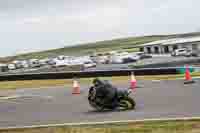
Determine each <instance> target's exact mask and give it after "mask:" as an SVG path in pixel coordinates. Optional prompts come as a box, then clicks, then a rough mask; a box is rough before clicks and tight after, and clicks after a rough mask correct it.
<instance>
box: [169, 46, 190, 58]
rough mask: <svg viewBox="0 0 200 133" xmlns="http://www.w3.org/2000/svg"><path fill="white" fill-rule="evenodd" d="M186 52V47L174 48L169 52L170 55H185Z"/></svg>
mask: <svg viewBox="0 0 200 133" xmlns="http://www.w3.org/2000/svg"><path fill="white" fill-rule="evenodd" d="M187 53H188V49H187V48H181V49H176V50H174V51H173V52H172V53H171V56H186V55H187Z"/></svg>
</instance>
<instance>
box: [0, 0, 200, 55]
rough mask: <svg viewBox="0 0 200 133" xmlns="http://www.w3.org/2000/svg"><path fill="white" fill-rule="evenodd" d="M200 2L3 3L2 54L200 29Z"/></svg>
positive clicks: (0, 18)
mask: <svg viewBox="0 0 200 133" xmlns="http://www.w3.org/2000/svg"><path fill="white" fill-rule="evenodd" d="M199 5H200V1H199V0H0V56H7V55H14V54H18V53H22V52H29V51H36V50H45V49H51V48H59V47H63V46H69V45H74V44H77V43H85V42H93V41H100V40H107V39H113V38H119V37H128V36H139V35H151V34H170V33H182V32H192V31H198V30H199V29H200V13H199V10H200V9H199Z"/></svg>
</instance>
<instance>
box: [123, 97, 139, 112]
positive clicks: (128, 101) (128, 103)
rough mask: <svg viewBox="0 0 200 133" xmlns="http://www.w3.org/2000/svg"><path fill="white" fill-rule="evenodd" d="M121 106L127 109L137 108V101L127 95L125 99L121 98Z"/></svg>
mask: <svg viewBox="0 0 200 133" xmlns="http://www.w3.org/2000/svg"><path fill="white" fill-rule="evenodd" d="M119 105H120V108H122V109H125V110H131V109H135V105H136V103H135V101H134V99H132V98H130V97H127V98H125V99H121V100H120V103H119Z"/></svg>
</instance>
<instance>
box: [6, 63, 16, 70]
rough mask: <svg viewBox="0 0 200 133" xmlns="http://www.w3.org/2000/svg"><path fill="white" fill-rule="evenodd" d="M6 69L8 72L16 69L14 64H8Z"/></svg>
mask: <svg viewBox="0 0 200 133" xmlns="http://www.w3.org/2000/svg"><path fill="white" fill-rule="evenodd" d="M8 69H9V70H15V69H16V66H15V64H8Z"/></svg>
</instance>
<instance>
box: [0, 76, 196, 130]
mask: <svg viewBox="0 0 200 133" xmlns="http://www.w3.org/2000/svg"><path fill="white" fill-rule="evenodd" d="M195 81H196V82H195V83H194V84H184V83H183V82H184V81H183V80H181V79H180V80H168V81H167V80H163V81H157V82H152V81H147V80H146V81H145V80H141V81H138V88H136V90H135V91H134V92H133V94H132V95H131V97H133V98H134V99H135V101H136V109H135V110H131V111H106V112H97V111H95V110H94V109H93V108H91V107H90V106H89V104H88V101H87V94H88V87H89V84H81V94H80V95H73V94H72V88H69V87H66V86H62V87H49V88H45V89H41V88H38V89H19V90H16V91H9V93H8V94H9V95H11V96H12V95H17V96H18V97H16V98H11V99H0V127H1V128H5V127H13V126H14V127H15V126H32V125H46V124H62V123H76V122H77V123H80V122H102V121H118V120H141V119H154V118H155V119H156V118H175V117H199V116H200V106H199V104H198V102H199V99H200V80H199V79H195ZM115 85H116V86H117V87H119V88H120V89H124V88H127V87H128V86H129V82H128V81H127V82H124V83H116V84H115ZM1 93H2V94H6V93H5V92H4V93H3V92H0V94H1Z"/></svg>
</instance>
